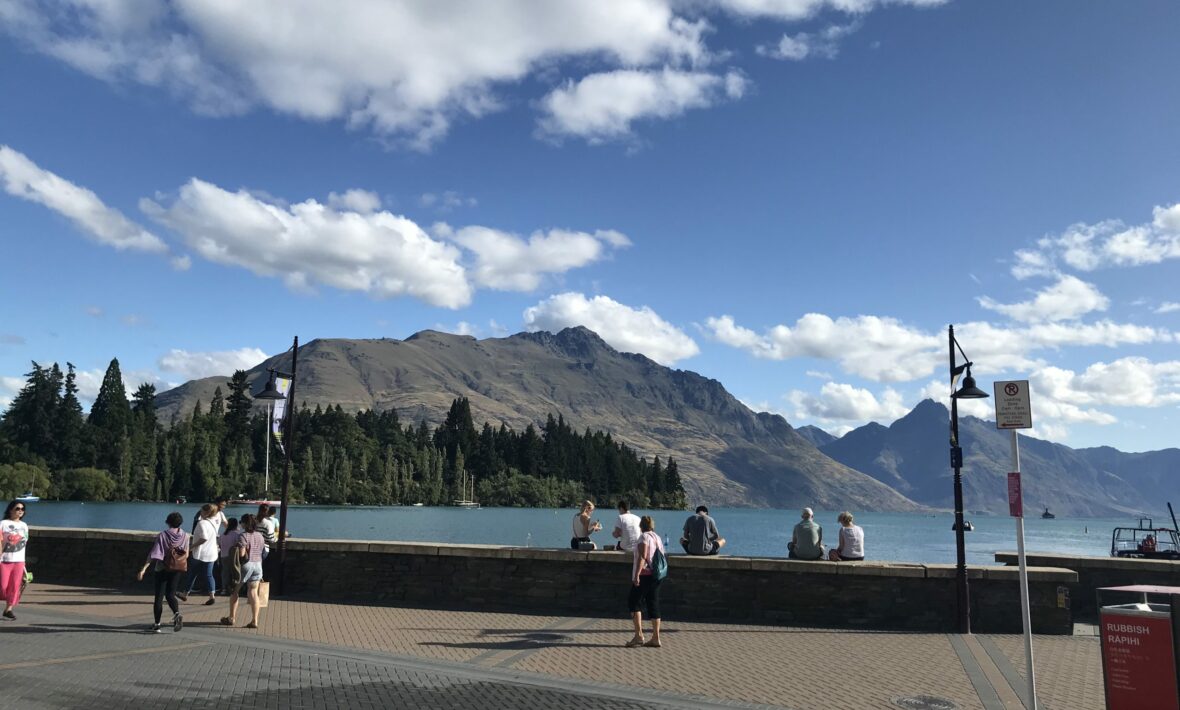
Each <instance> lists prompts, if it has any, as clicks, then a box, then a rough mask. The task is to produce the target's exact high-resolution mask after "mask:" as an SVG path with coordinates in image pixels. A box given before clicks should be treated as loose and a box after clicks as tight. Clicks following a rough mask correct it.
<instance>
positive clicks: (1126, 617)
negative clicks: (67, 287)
mask: <svg viewBox="0 0 1180 710" xmlns="http://www.w3.org/2000/svg"><path fill="white" fill-rule="evenodd" d="M1112 597H1121V598H1122V599H1123V600H1124V601H1125V600H1126V599H1128V598H1132V599H1137V600H1138V601H1134V602H1131V603H1123V604H1104V603H1103V601H1104V598H1105V600H1107V601H1111V600H1112ZM1098 615H1099V622H1098V623H1099V627H1098V628H1099V633H1098V636H1099V638H1100V639H1101V641H1102V675H1103V681H1104V686H1105V689H1106V708H1107V710H1180V690H1178V688H1180V666H1177V664H1176V661H1177V658H1180V654H1178V653H1177V643H1178V642H1180V587H1158V586H1151V585H1133V586H1127V587H1103V588H1101V589H1099V590H1098Z"/></svg>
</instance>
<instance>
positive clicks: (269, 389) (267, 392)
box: [254, 367, 986, 399]
mask: <svg viewBox="0 0 1180 710" xmlns="http://www.w3.org/2000/svg"><path fill="white" fill-rule="evenodd" d="M985 396H986V395H985ZM286 398H287V395H285V394H283V393H282V392H280V391H279V390H278V388H277V387H275V371H274V368H273V367H272V368H271V369H270V379H269V380H267V382H266V389H264V390H262V391H261V392H259V393H258V394H256V395H254V399H286Z"/></svg>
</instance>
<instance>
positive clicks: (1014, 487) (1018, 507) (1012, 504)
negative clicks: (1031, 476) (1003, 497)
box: [1008, 471, 1024, 518]
mask: <svg viewBox="0 0 1180 710" xmlns="http://www.w3.org/2000/svg"><path fill="white" fill-rule="evenodd" d="M1008 515H1011V516H1012V517H1013V518H1023V517H1024V496H1023V495H1022V494H1021V492H1020V471H1013V472H1011V473H1009V474H1008Z"/></svg>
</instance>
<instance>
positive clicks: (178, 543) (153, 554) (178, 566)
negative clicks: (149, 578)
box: [135, 512, 188, 634]
mask: <svg viewBox="0 0 1180 710" xmlns="http://www.w3.org/2000/svg"><path fill="white" fill-rule="evenodd" d="M165 522H166V524H167V525H168V527H167V528H165V529H164V530H163V531H162V532H161V533H160V534H159V535H157V536H156V539H155V541H153V542H152V549H151V550H149V551H148V557H147V561H146V562H144V563H143V567H142V568H140V570H139V574H138V575H136V577H135V578H136V579H137V580H139V581H141V582H142V581H143V576H144V575H145V574H146V573H147V571H148V567H152V568H153V569H154V571H155V583H156V598H155V601H154V602H153V604H152V611H153V612H154V613H155V617H156V623H154V624H153V625H152V627H151V629H150V630H151V632H152V633H157V634H158V633H160V616H161V615H162V614H163V613H164V599H165V598H167V599H168V608H169V609H171V610H172V630H173V631H180V630H181V629H182V628H183V627H184V619H183V618H182V617H181V615H180V605H179V604H178V603H177V601H176V587H177V585H178V582H179V579H180V576H181V575H182V574H184V573H185V572H187V571H188V533H186V532H185V531H183V530H181V529H180V526H181V525H183V524H184V516H183V515H181V514H180V513H175V512H173V513H169V514H168V517H167V519H166V520H165Z"/></svg>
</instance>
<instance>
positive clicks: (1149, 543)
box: [1110, 503, 1180, 560]
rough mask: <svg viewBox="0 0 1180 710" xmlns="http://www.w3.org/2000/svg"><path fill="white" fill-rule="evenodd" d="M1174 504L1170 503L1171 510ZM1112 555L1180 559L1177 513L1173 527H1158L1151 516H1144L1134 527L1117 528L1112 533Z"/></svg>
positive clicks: (1173, 515)
mask: <svg viewBox="0 0 1180 710" xmlns="http://www.w3.org/2000/svg"><path fill="white" fill-rule="evenodd" d="M1171 510H1172V504H1171V503H1168V511H1169V512H1171ZM1110 556H1111V557H1129V558H1132V559H1145V560H1180V532H1178V531H1177V529H1176V515H1175V513H1172V527H1170V528H1162V527H1156V526H1155V524H1154V523H1153V522H1152V520H1151V518H1149V517H1146V516H1143V517H1140V518H1139V523H1138V525H1136V526H1135V527H1133V528H1115V529H1114V532H1112V533H1111V535H1110Z"/></svg>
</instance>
